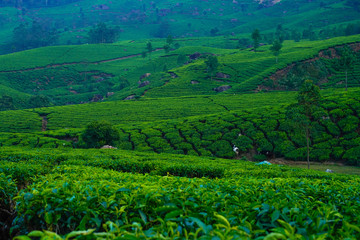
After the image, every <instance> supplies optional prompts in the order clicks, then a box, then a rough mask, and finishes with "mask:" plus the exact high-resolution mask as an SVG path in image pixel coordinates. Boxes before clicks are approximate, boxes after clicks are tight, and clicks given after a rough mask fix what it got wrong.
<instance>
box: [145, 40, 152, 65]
mask: <svg viewBox="0 0 360 240" xmlns="http://www.w3.org/2000/svg"><path fill="white" fill-rule="evenodd" d="M146 50H147V52H148V53H149V60H151V53H152V51H153V50H154V49H153V46H152V44H151V42H150V41H149V42H147V44H146Z"/></svg>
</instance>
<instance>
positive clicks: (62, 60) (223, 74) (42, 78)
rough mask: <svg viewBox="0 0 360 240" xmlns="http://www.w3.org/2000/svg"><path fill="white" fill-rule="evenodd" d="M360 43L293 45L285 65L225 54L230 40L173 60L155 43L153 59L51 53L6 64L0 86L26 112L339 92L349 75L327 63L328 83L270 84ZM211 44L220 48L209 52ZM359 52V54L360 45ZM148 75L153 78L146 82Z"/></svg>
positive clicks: (137, 47) (194, 46)
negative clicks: (312, 88) (210, 68)
mask: <svg viewBox="0 0 360 240" xmlns="http://www.w3.org/2000/svg"><path fill="white" fill-rule="evenodd" d="M359 40H360V37H359V35H355V36H351V37H339V38H333V39H329V40H326V41H301V42H293V41H285V42H284V47H283V49H282V52H281V55H280V58H279V62H278V63H275V58H274V56H273V55H272V53H271V51H270V50H269V46H267V45H266V46H262V47H261V48H260V49H259V51H258V52H253V51H251V49H244V50H236V49H225V48H223V47H224V46H225V45H226V41H227V40H226V39H224V38H223V37H216V38H188V39H176V40H175V43H178V44H180V48H178V49H176V48H173V49H172V50H171V51H170V52H168V53H166V52H165V51H164V50H163V49H162V47H163V46H164V44H165V42H164V40H160V39H157V40H152V45H153V48H154V49H155V51H154V52H152V54H151V59H150V56H147V57H145V58H143V57H142V56H141V55H142V52H143V51H144V50H145V47H146V44H147V41H125V42H119V43H116V44H103V45H81V46H61V47H47V48H39V49H35V50H30V51H24V52H19V53H14V54H9V55H3V56H0V61H1V62H3V64H2V65H1V66H0V84H2V85H4V86H6V87H8V88H12V89H13V90H14V91H16V92H18V93H20V92H22V93H24V95H23V96H22V97H21V98H22V99H25V100H24V102H23V104H22V106H21V107H35V106H31V105H30V103H28V102H27V101H26V99H29V98H30V96H32V95H45V96H47V97H48V98H49V99H50V102H52V103H53V104H55V105H63V104H69V103H83V102H90V101H101V100H105V99H108V100H122V99H125V98H127V97H130V98H139V97H141V96H143V95H145V97H153V98H154V97H175V96H186V95H199V94H200V95H203V94H206V95H209V94H218V93H217V92H216V91H214V89H215V88H218V87H221V86H229V87H230V89H229V90H228V91H227V92H229V93H240V92H248V91H255V90H264V89H265V90H266V89H267V90H271V89H289V90H293V89H297V87H298V86H299V85H300V84H301V82H302V81H303V80H304V79H308V78H310V79H312V80H314V81H315V82H318V83H319V84H324V86H326V87H335V86H338V85H337V84H338V83H339V82H341V80H339V77H337V78H336V77H335V76H334V74H337V75H338V76H341V74H342V72H341V71H340V72H339V71H337V72H334V70H332V67H331V66H332V65H331V64H332V63H331V59H329V60H328V61H327V62H325V63H323V62H324V61H323V60H322V59H320V60H321V61H320V60H319V61H320V63H321V64H320V63H319V64H318V65H319V66H322V65H325V67H322V68H320V67H317V66H315V68H317V69H315V70H316V72H318V74H320V75H321V74H322V75H325V79H322V81H319V75H316V74H312V75H311V74H310V75H309V74H307V75H306V74H303V75H301V76H300V75H299V76H298V77H297V79H295V80H294V79H290V78H289V79H284V80H282V83H281V84H282V85H281V84H280V85H279V84H278V83H277V84H278V85H279V86H278V85H276V84H275V85H274V84H273V83H272V82H270V81H267V80H266V79H267V78H269V77H271V76H272V75H273V74H276V72H277V71H281V70H282V69H285V68H287V67H289V66H291V65H292V64H293V63H297V62H301V61H304V60H309V59H314V60H316V59H317V58H319V56H320V55H321V54H322V55H321V57H323V56H324V54H323V52H324V51H326V50H327V49H328V48H330V47H334V46H338V45H343V44H347V43H357V42H359ZM206 42H211V43H212V44H213V45H214V46H215V45H216V46H217V47H216V48H214V47H203V46H202V45H204V43H206ZM174 45H175V44H174ZM353 49H354V50H357V49H358V45H354V46H353ZM320 51H322V52H321V54H320V55H319V52H320ZM210 54H215V55H217V56H218V59H219V63H220V66H219V67H218V69H217V74H216V76H214V77H210V76H209V74H208V73H207V71H206V66H205V64H204V58H205V57H206V56H208V55H210ZM319 61H318V62H319ZM184 63H185V65H184ZM354 69H355V70H354V74H353V75H354V77H351V78H350V82H349V83H350V85H352V86H356V84H358V80H357V78H356V76H357V75H356V74H357V70H356V69H357V68H356V67H355V68H354ZM305 70H306V69H305ZM145 74H146V76H147V77H143V76H145ZM339 74H340V75H339ZM331 75H332V76H331ZM330 76H331V78H329V77H330ZM336 79H337V80H336ZM275 80H276V79H275ZM144 82H145V83H144ZM17 95H19V94H17Z"/></svg>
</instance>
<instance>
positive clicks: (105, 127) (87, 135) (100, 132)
mask: <svg viewBox="0 0 360 240" xmlns="http://www.w3.org/2000/svg"><path fill="white" fill-rule="evenodd" d="M81 137H82V140H83V141H84V143H85V145H86V147H88V148H100V147H102V146H104V145H113V144H114V143H115V142H116V141H118V140H119V139H120V135H119V131H118V130H117V129H116V128H115V127H113V126H112V124H111V123H110V122H108V121H104V120H102V121H94V122H92V123H90V124H89V125H87V126H86V129H85V131H84V132H83V134H82V135H81Z"/></svg>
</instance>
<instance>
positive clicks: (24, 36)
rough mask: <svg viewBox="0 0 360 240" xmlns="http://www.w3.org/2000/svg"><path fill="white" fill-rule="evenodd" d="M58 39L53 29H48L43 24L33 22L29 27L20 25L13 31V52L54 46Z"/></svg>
mask: <svg viewBox="0 0 360 240" xmlns="http://www.w3.org/2000/svg"><path fill="white" fill-rule="evenodd" d="M58 37H59V36H58V33H57V32H56V31H55V30H54V29H49V28H48V27H47V26H46V25H45V24H42V23H40V22H37V21H33V22H32V24H31V26H29V25H28V24H26V23H25V24H24V23H22V24H20V25H19V26H17V27H16V28H15V29H14V30H13V40H12V45H13V47H14V50H16V51H22V50H27V49H31V48H38V47H44V46H49V45H54V44H55V43H56V41H57V39H58Z"/></svg>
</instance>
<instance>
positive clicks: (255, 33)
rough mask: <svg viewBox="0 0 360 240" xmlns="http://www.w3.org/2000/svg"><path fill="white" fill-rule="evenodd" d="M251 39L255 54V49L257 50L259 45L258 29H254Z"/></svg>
mask: <svg viewBox="0 0 360 240" xmlns="http://www.w3.org/2000/svg"><path fill="white" fill-rule="evenodd" d="M251 38H252V39H253V42H254V51H255V52H256V49H258V47H259V45H260V40H261V35H260V31H259V29H255V30H254V31H253V33H252V34H251Z"/></svg>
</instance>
